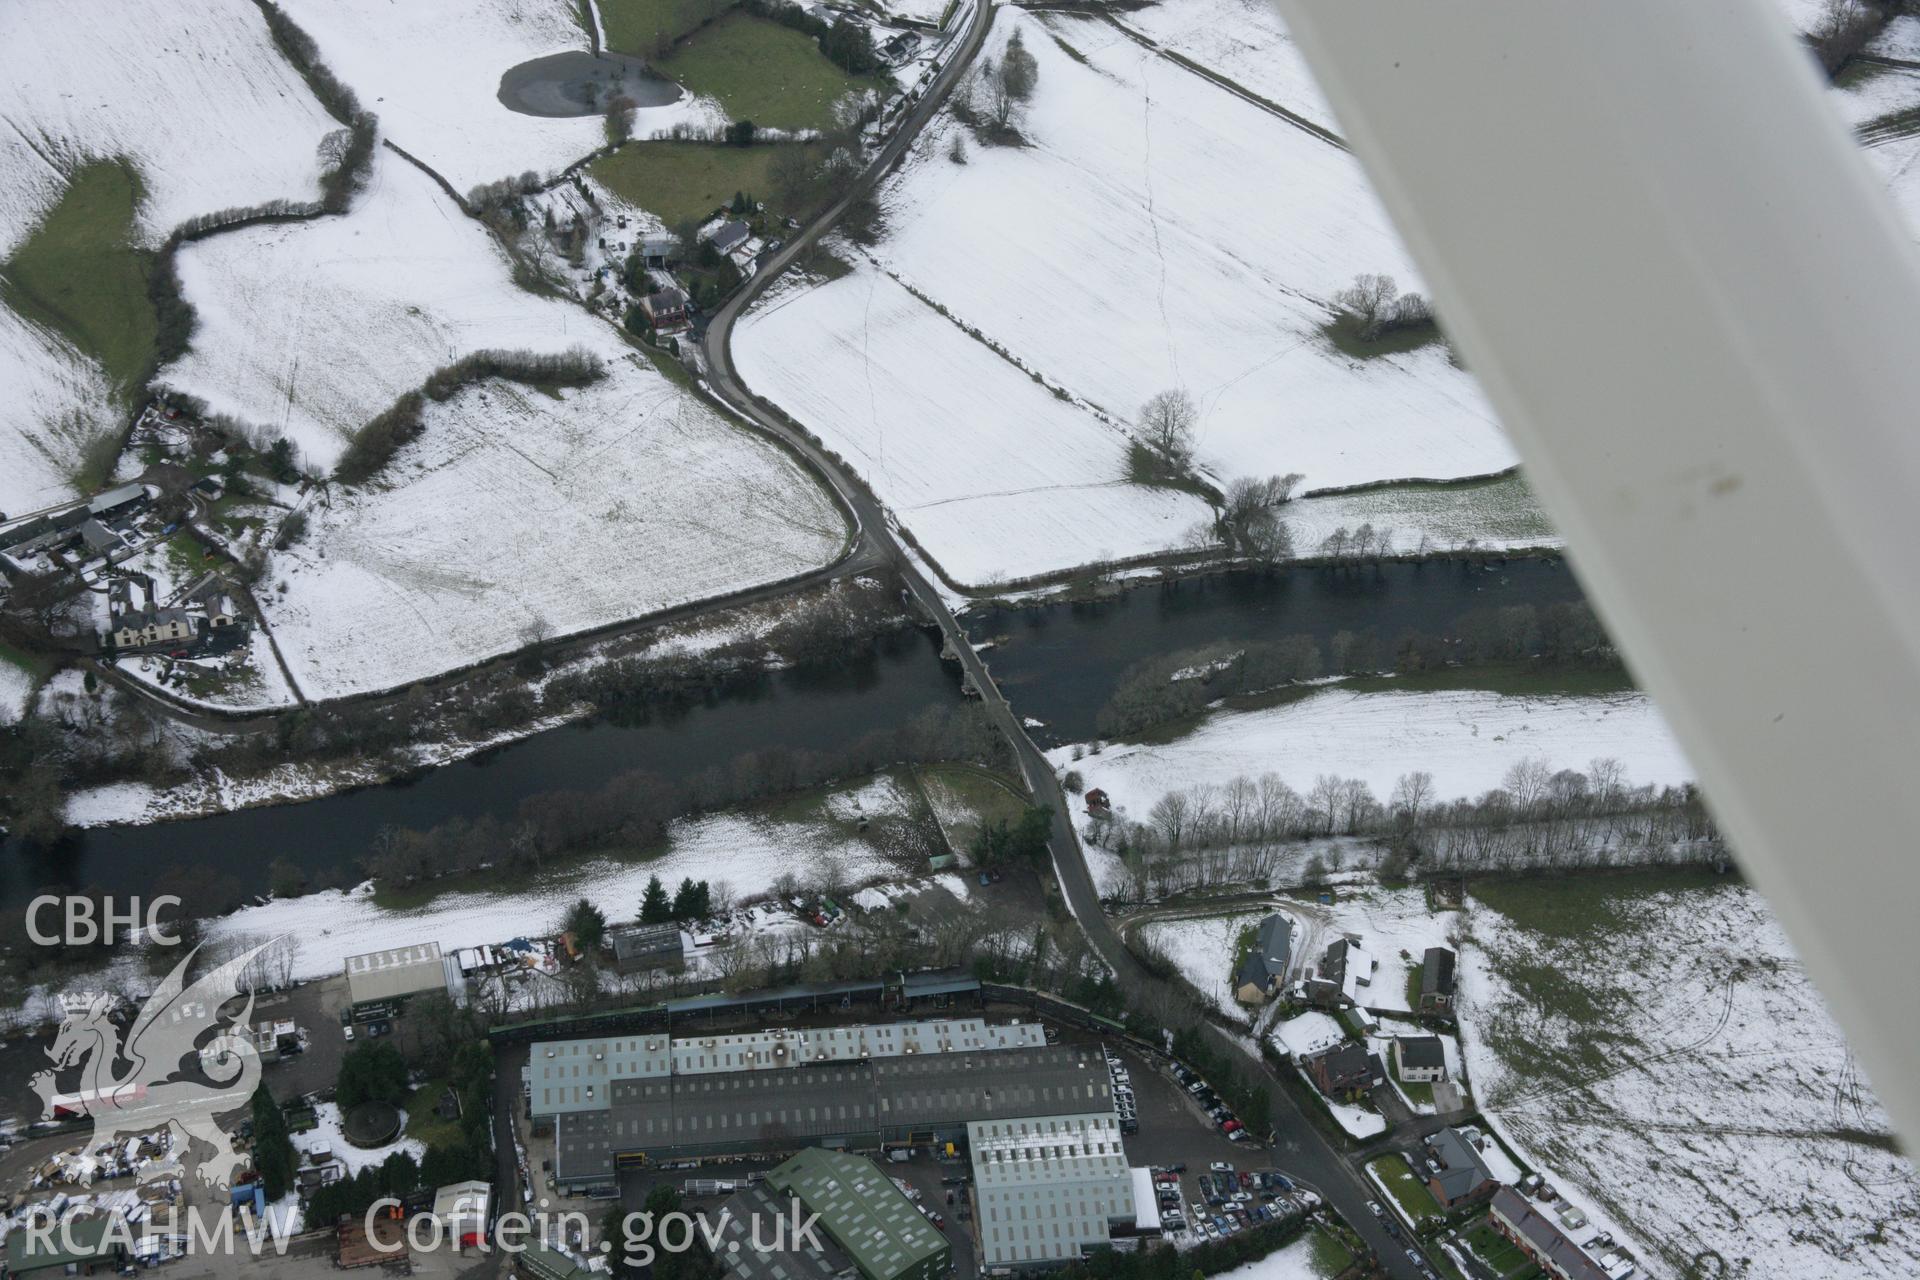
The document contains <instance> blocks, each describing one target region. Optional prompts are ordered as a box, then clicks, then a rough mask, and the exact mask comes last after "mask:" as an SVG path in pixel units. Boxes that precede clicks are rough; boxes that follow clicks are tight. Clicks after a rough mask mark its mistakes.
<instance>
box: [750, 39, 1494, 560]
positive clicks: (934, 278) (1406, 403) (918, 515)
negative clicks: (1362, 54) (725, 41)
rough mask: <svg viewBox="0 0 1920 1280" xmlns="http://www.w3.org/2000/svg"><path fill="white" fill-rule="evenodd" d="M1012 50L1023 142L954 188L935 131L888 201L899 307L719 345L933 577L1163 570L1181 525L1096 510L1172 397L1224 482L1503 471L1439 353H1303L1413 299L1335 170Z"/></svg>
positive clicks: (886, 244)
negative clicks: (1344, 302)
mask: <svg viewBox="0 0 1920 1280" xmlns="http://www.w3.org/2000/svg"><path fill="white" fill-rule="evenodd" d="M1016 28H1017V29H1018V30H1019V31H1020V32H1021V34H1022V38H1023V40H1024V42H1025V44H1026V46H1027V48H1028V49H1029V50H1030V51H1031V52H1032V53H1033V55H1034V56H1035V58H1036V59H1037V61H1038V63H1039V69H1040V72H1039V87H1038V89H1037V91H1036V92H1035V95H1034V98H1033V101H1032V104H1031V107H1030V109H1029V111H1028V114H1027V116H1026V118H1025V120H1024V122H1023V123H1022V124H1021V126H1020V128H1021V131H1022V133H1023V135H1024V136H1025V137H1026V139H1027V141H1028V143H1029V145H1027V146H1023V147H984V146H979V145H976V144H974V143H972V141H971V140H970V139H969V140H968V142H967V143H966V145H967V146H968V147H969V154H968V159H967V162H966V163H964V164H957V163H955V162H954V161H953V160H952V159H950V158H949V156H948V147H949V145H950V143H951V142H952V139H953V136H954V135H955V134H964V133H965V129H964V127H963V126H962V125H960V124H959V123H958V122H957V121H956V120H954V119H953V118H951V117H943V118H942V119H940V120H938V121H936V122H935V123H934V124H933V125H931V126H930V127H929V128H928V130H927V132H926V133H925V134H924V135H923V136H922V138H921V139H920V140H919V141H918V142H917V144H916V145H915V147H914V149H913V152H912V154H911V155H910V157H909V159H908V160H907V161H906V163H905V164H904V166H903V168H902V170H901V173H900V175H899V176H898V177H897V178H895V179H893V180H892V181H890V183H889V184H888V186H887V187H886V188H885V190H884V191H883V193H882V201H883V204H884V205H885V209H886V215H887V220H888V226H889V231H888V233H887V235H886V237H885V238H884V239H883V240H882V241H881V242H880V243H879V245H878V246H876V248H875V249H874V250H873V251H872V252H873V253H874V255H875V256H876V260H877V261H878V262H879V264H880V265H881V267H883V268H884V269H885V273H888V274H892V275H893V276H895V277H897V279H898V281H899V283H898V284H896V283H894V282H893V281H890V280H888V279H887V278H886V274H883V273H881V272H876V271H874V270H872V269H871V267H870V265H869V264H867V263H864V262H863V263H862V264H861V265H860V267H859V268H858V269H857V270H856V271H855V272H854V273H853V274H852V275H848V276H844V277H842V278H840V279H838V280H835V281H832V282H831V283H827V284H823V285H818V286H815V287H813V288H812V289H810V290H798V289H789V290H786V291H783V292H781V293H779V294H778V295H775V296H770V297H768V298H767V299H764V300H763V301H762V303H761V304H760V306H759V307H757V308H756V310H755V311H754V312H753V313H752V314H751V315H750V316H748V317H747V319H746V320H745V321H744V322H743V323H742V324H741V326H740V328H739V331H738V333H737V335H736V338H735V343H734V347H735V354H736V359H737V361H738V363H739V367H740V370H741V372H742V374H743V376H744V377H745V378H746V380H747V381H748V382H749V383H750V384H752V385H753V386H754V387H755V388H756V389H757V390H759V391H761V392H763V393H764V394H766V395H767V396H768V397H769V398H771V399H772V400H774V401H775V402H776V403H779V404H781V405H783V406H784V407H786V408H787V409H789V410H790V411H791V412H793V413H794V414H795V416H796V417H798V418H799V419H800V420H801V421H803V422H804V423H806V424H807V425H808V426H809V427H811V428H812V429H813V430H815V431H816V432H818V433H819V434H820V435H822V437H823V438H825V439H826V440H827V442H828V444H829V445H831V446H832V447H833V448H835V449H837V450H839V451H840V452H841V453H843V454H845V455H846V456H847V457H848V458H849V459H850V460H851V461H852V462H853V465H854V466H855V467H856V468H857V469H859V470H860V471H861V472H862V474H863V475H865V476H866V477H867V478H868V479H869V480H871V481H872V482H873V483H874V485H875V487H876V488H877V489H878V490H879V491H880V493H881V494H882V496H883V497H884V498H886V499H887V501H888V502H889V503H890V505H891V506H892V507H893V508H894V509H895V510H896V511H897V512H898V513H899V516H900V519H901V520H902V521H903V523H905V524H906V525H907V526H908V527H909V528H910V529H911V530H912V531H913V532H914V533H915V534H916V536H918V537H919V538H920V539H921V540H922V542H923V543H925V545H926V546H927V547H928V548H929V550H930V551H931V552H932V554H933V555H934V557H935V558H936V559H938V560H940V562H941V563H942V565H943V567H945V568H946V569H947V570H948V572H949V573H950V574H951V575H952V576H954V577H955V578H956V579H958V580H961V581H964V582H969V583H983V582H987V581H989V580H991V578H992V577H993V576H994V575H995V574H1003V575H1005V576H1009V577H1018V576H1023V575H1025V574H1030V573H1035V572H1041V571H1045V570H1048V569H1056V570H1057V569H1062V568H1066V567H1068V566H1071V565H1074V564H1077V563H1081V562H1084V561H1087V560H1090V559H1095V558H1099V557H1100V556H1101V553H1103V552H1104V553H1107V554H1109V555H1114V556H1125V555H1130V554H1138V553H1141V552H1146V551H1152V550H1161V549H1171V548H1174V547H1176V546H1178V545H1181V542H1182V540H1183V538H1184V537H1185V536H1186V534H1187V533H1188V531H1189V530H1190V529H1191V528H1192V527H1193V526H1194V524H1195V523H1196V522H1197V521H1198V519H1199V518H1200V517H1202V516H1204V515H1205V514H1206V512H1205V509H1204V508H1203V507H1202V506H1201V504H1200V503H1199V502H1198V501H1197V500H1196V499H1191V498H1186V497H1183V496H1179V495H1171V494H1166V493H1156V492H1153V491H1148V490H1143V489H1140V488H1134V487H1126V486H1120V485H1117V484H1116V483H1115V482H1117V481H1118V480H1119V479H1120V477H1121V476H1122V474H1123V473H1124V471H1123V464H1124V457H1125V444H1126V440H1125V430H1126V426H1125V424H1126V423H1127V422H1128V420H1130V419H1131V418H1132V417H1133V416H1134V414H1135V413H1136V412H1137V410H1138V408H1139V406H1140V405H1141V404H1142V403H1143V402H1144V401H1145V400H1146V399H1147V398H1148V397H1150V396H1152V395H1153V394H1154V393H1156V392H1158V391H1161V390H1164V389H1166V388H1169V387H1175V386H1178V387H1184V388H1186V389H1187V390H1188V391H1189V392H1190V393H1191V394H1192V395H1193V397H1194V399H1195V400H1196V402H1197V404H1198V407H1199V410H1200V423H1199V427H1198V432H1197V435H1198V441H1199V447H1200V456H1201V461H1202V463H1203V465H1205V466H1207V467H1208V468H1210V469H1211V470H1213V471H1214V472H1215V473H1216V474H1218V475H1221V476H1230V475H1237V474H1247V473H1259V474H1265V473H1274V472H1287V471H1298V472H1302V473H1304V474H1305V475H1306V477H1307V484H1308V485H1310V486H1311V485H1328V484H1345V483H1357V482H1362V481H1368V480H1377V479H1382V478H1389V477H1399V476H1424V477H1432V478H1445V477H1452V476H1460V475H1467V474H1479V473H1483V472H1488V471H1494V470H1498V469H1500V468H1502V467H1505V466H1508V465H1510V464H1511V463H1512V462H1513V460H1514V458H1513V453H1512V450H1511V449H1510V448H1509V446H1508V445H1507V443H1506V441H1505V439H1504V437H1503V436H1502V435H1501V434H1500V431H1499V428H1498V427H1497V425H1496V424H1495V422H1494V420H1493V415H1492V412H1491V410H1490V408H1489V407H1488V406H1487V404H1486V402H1485V401H1484V399H1483V398H1482V397H1481V395H1480V393H1479V390H1478V389H1477V387H1476V386H1475V385H1474V383H1473V381H1472V379H1471V378H1470V377H1468V375H1467V374H1466V373H1465V372H1464V371H1462V370H1461V369H1459V368H1457V367H1455V366H1454V365H1453V364H1452V363H1451V362H1450V361H1449V359H1448V356H1447V353H1446V350H1445V348H1444V347H1442V346H1440V345H1439V344H1431V345H1429V346H1427V347H1424V348H1420V349H1418V350H1415V351H1412V352H1408V353H1404V354H1400V355H1391V356H1381V357H1377V358H1374V359H1370V360H1365V361H1360V360H1352V359H1349V358H1347V357H1345V356H1343V355H1341V354H1340V353H1339V352H1338V351H1337V350H1335V349H1334V348H1333V346H1332V345H1331V343H1330V342H1329V341H1328V340H1327V338H1326V337H1325V336H1324V334H1323V333H1322V332H1321V328H1322V326H1323V325H1324V324H1325V323H1326V321H1327V320H1328V318H1329V316H1330V314H1331V312H1330V310H1329V305H1328V303H1327V299H1328V298H1329V297H1330V296H1331V295H1332V294H1333V293H1334V292H1335V291H1336V290H1338V289H1340V288H1343V287H1345V286H1346V285H1347V284H1348V283H1349V282H1350V281H1351V280H1352V278H1353V276H1354V275H1356V274H1358V273H1361V272H1370V271H1385V272H1388V273H1391V274H1394V275H1395V276H1396V277H1397V278H1398V279H1399V280H1400V282H1401V283H1402V284H1403V285H1404V286H1406V287H1415V286H1416V284H1417V282H1416V281H1415V280H1414V278H1413V275H1412V270H1411V267H1410V266H1409V265H1408V263H1407V260H1406V257H1405V255H1404V253H1403V252H1402V251H1401V249H1400V247H1399V244H1398V242H1397V241H1396V240H1395V238H1394V236H1393V233H1392V231H1391V230H1390V228H1389V227H1388V226H1387V222H1386V217H1385V214H1384V213H1383V212H1382V211H1381V210H1380V208H1379V206H1378V204H1377V203H1376V202H1375V200H1374V199H1373V197H1372V195H1371V193H1370V192H1369V191H1368V189H1367V187H1366V185H1365V182H1364V180H1363V178H1362V175H1361V172H1360V169H1359V167H1358V165H1357V164H1356V163H1355V162H1354V161H1353V159H1352V157H1350V156H1348V155H1346V154H1345V153H1343V152H1341V151H1340V150H1338V149H1337V148H1335V147H1333V146H1331V145H1329V144H1328V143H1326V142H1324V141H1321V140H1319V139H1317V138H1314V137H1312V136H1310V135H1308V134H1306V133H1303V132H1301V131H1300V130H1299V129H1298V128H1296V127H1294V126H1293V125H1290V124H1288V123H1287V122H1285V121H1283V120H1281V119H1279V118H1277V117H1275V116H1274V115H1272V114H1271V113H1269V112H1267V111H1265V110H1263V109H1261V108H1259V107H1257V106H1254V105H1252V104H1250V103H1248V102H1246V101H1244V100H1242V99H1240V98H1238V97H1235V96H1234V95H1233V94H1231V93H1229V92H1227V91H1226V90H1224V89H1222V88H1220V87H1218V86H1216V85H1213V84H1211V83H1210V82H1208V81H1207V80H1205V79H1204V78H1202V77H1200V76H1198V75H1196V74H1194V73H1193V72H1191V71H1188V70H1185V69H1183V68H1181V67H1179V66H1176V65H1174V64H1173V63H1170V62H1167V61H1165V60H1163V59H1160V58H1157V57H1154V56H1153V55H1151V54H1148V53H1146V52H1145V51H1144V50H1142V49H1141V48H1140V47H1139V46H1138V45H1137V44H1134V43H1133V42H1132V41H1130V40H1129V39H1128V38H1127V37H1126V36H1124V35H1123V34H1122V33H1120V32H1119V31H1117V30H1115V29H1114V28H1113V27H1111V26H1109V25H1107V24H1106V23H1104V22H1098V21H1091V20H1083V19H1075V18H1070V17H1064V16H1061V15H1049V16H1047V18H1046V19H1045V20H1044V21H1043V20H1041V19H1038V18H1035V17H1032V16H1029V15H1025V14H1019V13H1016V12H1013V11H1003V12H1002V13H1000V14H999V15H998V16H997V17H996V20H995V32H994V36H993V40H994V41H1004V40H1005V39H1006V38H1007V37H1008V34H1009V33H1010V32H1011V31H1013V30H1015V29H1016ZM1057 41H1065V42H1067V43H1070V44H1071V45H1072V47H1073V49H1074V50H1075V51H1076V52H1077V53H1078V54H1080V55H1081V56H1083V57H1085V58H1086V59H1088V60H1089V65H1083V64H1082V63H1081V62H1079V61H1077V60H1076V59H1075V57H1074V56H1072V55H1071V54H1069V52H1068V51H1067V50H1066V49H1065V48H1063V47H1062V45H1061V44H1060V43H1058V42H1057ZM1251 174H1276V175H1283V179H1284V180H1276V181H1272V182H1258V181H1250V180H1248V175H1251ZM903 286H904V287H903ZM915 294H918V295H920V296H921V297H920V298H916V297H915V296H914V295H915ZM921 298H925V299H929V300H931V302H932V303H933V304H937V306H938V308H944V309H945V310H946V311H947V312H949V313H950V315H951V317H952V320H949V319H948V317H947V316H943V315H941V314H940V311H939V310H937V309H936V308H935V307H934V306H930V305H927V304H926V303H924V302H922V301H921ZM962 326H964V329H963V328H962ZM967 330H971V331H973V332H976V333H980V334H983V335H985V337H986V338H987V339H990V340H991V341H992V342H994V343H997V344H999V345H1000V346H1002V347H1003V348H1004V349H1005V350H1007V351H1008V352H1010V353H1011V355H1012V356H1013V357H1014V358H1015V359H1016V360H1018V361H1019V362H1020V365H1021V366H1023V368H1024V371H1023V368H1018V367H1014V365H1013V364H1011V363H1010V362H1009V361H1007V360H1005V359H1003V358H1001V357H1000V356H998V355H996V354H995V353H994V352H993V351H992V350H990V349H989V348H988V347H987V346H986V345H985V344H984V343H982V342H979V341H976V340H974V339H973V338H972V337H970V336H969V333H968V332H967ZM1029 373H1031V374H1034V375H1038V377H1039V378H1041V379H1044V380H1045V384H1046V385H1042V384H1041V383H1040V382H1037V381H1035V380H1034V379H1033V378H1032V377H1029V376H1028V374H1029ZM1056 389H1057V394H1056ZM1077 402H1078V403H1077ZM1083 405H1084V407H1083ZM1088 409H1092V410H1095V411H1097V413H1096V412H1088V411H1087V410H1088ZM1100 415H1104V417H1103V416H1100ZM959 499H965V500H966V501H957V500H959ZM1346 514H1347V513H1346V512H1343V511H1330V512H1329V513H1328V516H1329V517H1330V518H1334V519H1336V520H1337V519H1338V518H1344V517H1345V515H1346ZM1301 515H1302V517H1303V518H1305V517H1307V515H1308V513H1307V512H1305V511H1304V510H1303V511H1302V512H1301ZM1314 518H1318V517H1317V516H1315V517H1314ZM1356 523H1357V521H1356ZM1331 527H1332V526H1331V524H1330V525H1329V531H1330V529H1331ZM1413 541H1415V542H1417V541H1418V538H1417V536H1415V537H1414V538H1413Z"/></svg>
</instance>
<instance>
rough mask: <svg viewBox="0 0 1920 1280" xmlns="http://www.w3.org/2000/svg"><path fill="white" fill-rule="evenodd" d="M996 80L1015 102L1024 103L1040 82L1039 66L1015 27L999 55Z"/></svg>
mask: <svg viewBox="0 0 1920 1280" xmlns="http://www.w3.org/2000/svg"><path fill="white" fill-rule="evenodd" d="M998 79H999V81H1000V83H1001V85H1002V86H1003V87H1004V88H1005V89H1006V92H1007V95H1008V96H1009V97H1011V98H1012V99H1013V100H1014V101H1015V102H1025V101H1026V100H1027V99H1029V98H1031V97H1032V96H1033V87H1034V85H1036V84H1038V83H1039V81H1040V64H1039V63H1037V62H1035V61H1034V60H1033V55H1032V54H1031V53H1028V52H1027V45H1026V42H1025V41H1024V40H1023V39H1021V36H1020V31H1019V28H1017V27H1016V28H1015V29H1014V32H1013V35H1012V36H1011V37H1010V38H1009V39H1008V40H1007V51H1006V53H1004V54H1002V55H1001V58H1000V71H999V75H998Z"/></svg>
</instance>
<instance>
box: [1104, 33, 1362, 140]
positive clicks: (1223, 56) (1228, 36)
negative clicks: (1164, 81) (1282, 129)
mask: <svg viewBox="0 0 1920 1280" xmlns="http://www.w3.org/2000/svg"><path fill="white" fill-rule="evenodd" d="M1117 16H1118V18H1119V19H1120V21H1121V22H1122V23H1124V24H1125V25H1126V26H1127V27H1129V28H1130V29H1132V30H1134V31H1137V32H1139V33H1140V34H1142V35H1144V36H1147V37H1148V38H1149V39H1151V40H1153V41H1154V42H1155V43H1156V44H1158V45H1160V46H1161V47H1162V48H1165V49H1171V50H1173V51H1174V52H1175V53H1178V54H1180V55H1182V56H1183V57H1185V58H1188V59H1189V60H1191V61H1193V62H1197V63H1199V64H1200V65H1201V66H1203V67H1205V68H1207V69H1208V70H1209V71H1213V72H1216V73H1218V74H1219V75H1222V76H1225V77H1226V78H1227V79H1229V80H1231V81H1233V82H1234V83H1235V84H1238V85H1241V86H1243V87H1244V88H1246V89H1249V90H1251V91H1252V92H1254V93H1257V94H1259V95H1260V96H1261V97H1263V98H1265V99H1266V100H1267V101H1269V102H1273V103H1277V104H1278V105H1280V106H1282V107H1285V108H1286V109H1287V110H1288V111H1291V112H1293V113H1294V114H1295V115H1298V116H1301V117H1304V118H1305V119H1307V120H1311V121H1312V122H1313V123H1314V124H1317V125H1319V126H1320V127H1321V128H1323V129H1331V130H1332V131H1333V132H1335V133H1338V132H1340V125H1339V122H1338V121H1336V120H1335V119H1334V118H1333V108H1332V107H1330V106H1328V105H1327V100H1326V99H1325V98H1323V97H1321V96H1320V86H1319V85H1317V84H1315V83H1314V82H1313V73H1312V72H1310V71H1309V70H1308V69H1307V60H1306V59H1305V58H1304V57H1302V56H1301V53H1300V50H1299V48H1298V46H1296V45H1295V44H1294V43H1293V37H1292V36H1290V35H1288V34H1287V26H1286V23H1284V22H1283V21H1281V19H1280V13H1279V11H1278V10H1277V9H1275V8H1274V7H1273V6H1272V5H1271V4H1268V3H1266V0H1160V3H1158V4H1152V5H1148V6H1147V7H1146V8H1144V9H1135V10H1133V11H1131V12H1122V13H1120V14H1118V15H1117Z"/></svg>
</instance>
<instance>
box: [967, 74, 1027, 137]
mask: <svg viewBox="0 0 1920 1280" xmlns="http://www.w3.org/2000/svg"><path fill="white" fill-rule="evenodd" d="M977 101H978V102H979V104H980V105H981V106H982V107H983V108H984V109H985V111H986V113H987V118H988V119H989V120H991V121H993V127H994V129H995V130H996V131H998V132H1000V133H1005V132H1006V131H1007V130H1009V129H1011V128H1012V127H1013V120H1014V116H1015V115H1016V114H1017V113H1018V112H1019V110H1020V99H1019V98H1018V97H1017V96H1015V94H1014V92H1013V90H1012V89H1011V88H1010V87H1008V85H1007V81H1006V79H1005V77H1003V76H1001V75H1000V74H999V73H998V72H996V71H992V70H989V69H988V68H987V67H986V66H982V67H981V68H980V92H979V94H978V95H977Z"/></svg>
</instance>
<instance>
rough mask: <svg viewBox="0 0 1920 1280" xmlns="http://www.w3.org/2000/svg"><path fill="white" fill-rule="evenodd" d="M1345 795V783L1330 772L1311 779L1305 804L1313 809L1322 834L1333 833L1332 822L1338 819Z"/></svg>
mask: <svg viewBox="0 0 1920 1280" xmlns="http://www.w3.org/2000/svg"><path fill="white" fill-rule="evenodd" d="M1345 795H1346V787H1345V785H1344V784H1343V783H1342V782H1341V780H1340V779H1339V778H1336V777H1335V776H1334V775H1332V774H1330V773H1323V774H1321V775H1320V776H1319V777H1317V778H1315V779H1314V780H1313V790H1311V791H1309V792H1307V805H1308V807H1309V808H1311V809H1312V810H1313V812H1314V816H1315V818H1316V819H1317V820H1318V823H1319V827H1320V833H1321V834H1322V835H1332V834H1333V827H1334V824H1335V823H1337V822H1338V821H1339V820H1340V804H1341V801H1342V800H1343V799H1344V798H1345Z"/></svg>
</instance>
